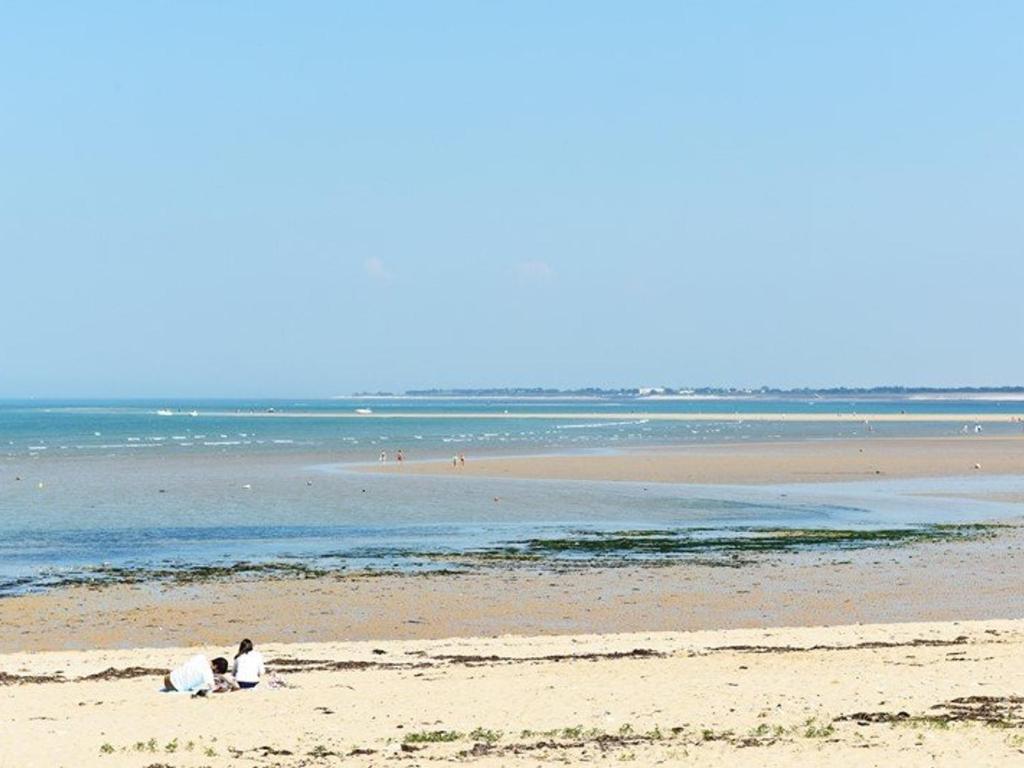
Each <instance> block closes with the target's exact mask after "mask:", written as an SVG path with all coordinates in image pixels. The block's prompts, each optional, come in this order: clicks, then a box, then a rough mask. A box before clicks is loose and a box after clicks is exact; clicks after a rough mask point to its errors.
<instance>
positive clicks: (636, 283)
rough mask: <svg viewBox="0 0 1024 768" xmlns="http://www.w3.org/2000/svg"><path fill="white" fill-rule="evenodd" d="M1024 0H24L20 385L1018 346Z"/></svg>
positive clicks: (194, 390) (868, 360)
mask: <svg viewBox="0 0 1024 768" xmlns="http://www.w3.org/2000/svg"><path fill="white" fill-rule="evenodd" d="M1022 39H1024V3H1020V2H1003V3H1001V2H978V3H968V2H958V3H945V2H934V1H929V2H909V1H908V2H898V3H894V2H858V3H837V2H817V1H815V2H804V3H797V2H731V3H730V2H720V3H716V2H681V1H678V0H677V1H674V2H663V3H662V2H647V3H624V2H618V3H610V2H608V3H605V2H595V1H594V0H587V1H586V2H528V1H527V0H515V1H514V2H464V3H457V2H443V1H441V0H439V1H438V2H402V3H396V2H363V3H344V2H295V3H285V2H273V3H272V2H262V3H261V2H251V1H246V2H227V1H219V2H184V1H182V0H175V1H173V2H170V1H169V2H135V1H134V0H131V1H129V0H126V1H125V2H122V3H108V2H102V1H101V0H92V1H91V2H34V1H32V0H26V1H24V2H18V1H17V0H11V1H10V2H5V3H3V4H2V5H0V396H8V397H13V396H133V395H135V396H171V395H183V396H198V395H211V396H219V395H223V396H230V395H244V396H257V395H268V396H271V395H280V396H307V397H312V396H317V395H332V394H339V393H345V392H351V391H354V390H362V389H391V390H401V389H405V388H417V387H431V386H496V385H548V386H562V387H572V386H580V385H591V384H593V385H607V386H618V385H635V384H669V385H680V386H682V385H737V386H746V385H761V384H768V385H777V386H793V385H810V386H825V385H841V384H848V385H871V384H884V383H903V384H930V385H958V384H1021V383H1024V354H1022V331H1024V322H1022V321H1024V309H1022V307H1024V301H1022V299H1024V45H1022V44H1021V40H1022Z"/></svg>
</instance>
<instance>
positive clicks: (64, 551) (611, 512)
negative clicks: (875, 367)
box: [0, 401, 1024, 594]
mask: <svg viewBox="0 0 1024 768" xmlns="http://www.w3.org/2000/svg"><path fill="white" fill-rule="evenodd" d="M713 405H714V406H715V407H721V408H725V407H726V406H725V405H723V404H721V403H714V404H713ZM740 405H743V406H744V407H746V406H749V404H748V403H730V404H728V406H727V408H728V411H727V412H731V411H732V410H736V409H737V407H738V406H740ZM840 405H841V406H842V408H843V409H844V412H850V411H852V410H857V411H858V412H866V411H869V410H874V411H879V410H881V406H880V405H879V403H878V402H877V401H875V402H871V403H863V402H852V403H851V402H849V401H846V402H845V403H842V404H837V403H835V402H832V403H828V404H827V405H824V406H823V405H819V404H817V403H806V404H804V405H803V406H802V407H804V408H828V409H829V411H826V412H831V411H836V410H839V406H840ZM884 405H885V407H887V408H896V407H905V408H907V409H910V408H920V407H922V406H921V404H920V403H917V402H914V403H907V402H890V403H886V404H884ZM365 406H367V403H365V402H364V401H353V402H344V401H325V402H320V403H298V402H296V403H292V404H283V403H280V402H275V403H273V404H269V403H223V402H217V403H210V402H207V403H172V404H166V403H138V402H133V403H99V404H97V403H42V404H40V403H30V404H26V403H8V404H4V405H3V406H2V407H0V445H3V446H4V448H3V452H4V453H3V455H0V594H10V593H14V592H19V591H25V590H31V589H37V588H40V587H45V586H47V585H50V584H54V583H60V582H61V581H62V580H64V579H66V578H68V577H70V576H74V575H76V574H78V575H81V574H82V573H87V572H88V571H89V569H91V568H95V567H96V566H99V565H100V564H103V563H107V564H110V565H113V566H127V567H135V568H154V567H176V568H183V567H188V566H193V565H200V564H211V563H212V564H228V563H233V562H237V561H240V560H248V561H257V562H262V561H271V560H280V559H282V558H284V559H293V560H294V561H296V562H303V563H310V564H326V565H329V566H330V567H332V568H337V567H347V568H363V567H375V568H435V567H441V566H443V565H444V562H443V561H441V560H438V559H437V558H427V557H424V553H426V552H431V553H439V552H440V553H445V552H447V553H452V554H458V553H461V552H465V551H467V550H474V549H480V548H488V547H496V546H502V545H504V544H506V543H508V542H514V541H520V540H523V539H527V538H533V537H554V538H557V537H560V536H564V535H567V534H568V533H571V532H573V531H578V530H591V531H613V530H618V529H623V528H629V529H638V528H645V527H652V528H654V527H656V528H670V529H673V528H687V529H691V528H710V529H735V528H739V527H745V526H777V527H804V528H812V527H813V528H890V527H900V526H908V525H920V524H927V523H942V522H970V521H975V520H987V519H994V518H1002V517H1007V516H1012V515H1017V514H1019V507H1016V506H1015V505H1009V504H1000V503H995V502H982V501H966V500H951V499H944V498H935V497H927V496H920V495H918V494H922V493H938V492H949V493H970V494H979V493H988V492H997V491H1001V492H1006V491H1011V492H1024V478H1019V477H994V478H993V477H970V478H962V479H958V478H953V479H930V480H914V481H910V480H901V481H893V480H886V481H871V482H858V483H830V484H827V485H793V486H758V487H751V486H736V487H729V486H674V485H656V484H648V485H644V484H642V483H600V482H573V481H525V480H494V479H484V478H458V479H452V478H445V477H427V476H415V477H413V476H406V477H399V476H394V475H369V474H362V473H359V472H358V471H353V467H352V466H343V465H344V464H345V463H346V462H365V461H368V460H374V459H375V458H376V456H377V454H378V453H379V452H380V451H381V450H385V451H387V452H388V453H389V454H390V453H391V452H393V451H394V450H397V448H399V447H401V448H402V449H403V450H404V451H405V453H406V455H407V456H408V457H410V458H414V459H418V458H430V457H444V456H450V455H452V453H453V452H456V451H466V452H467V453H468V454H469V455H470V456H471V457H475V456H480V455H485V454H512V453H537V452H543V451H560V452H604V451H609V450H616V449H618V448H622V447H624V446H643V445H673V444H688V443H695V442H704V441H713V442H724V441H728V440H754V439H756V440H771V439H783V438H784V439H814V438H820V437H837V436H838V437H844V436H847V437H859V436H863V434H864V428H863V427H862V426H861V425H859V424H828V423H812V424H784V423H767V424H760V423H759V424H725V423H717V424H716V423H714V422H692V423H687V422H685V421H682V422H638V421H636V420H630V419H628V418H623V419H621V420H619V419H616V420H615V421H614V422H613V423H600V424H594V425H591V424H589V423H566V422H565V421H564V420H559V419H557V418H555V419H550V420H547V419H545V420H523V421H517V420H514V419H512V420H495V421H493V422H492V421H489V420H486V419H483V420H481V419H458V418H452V417H444V418H436V419H434V418H427V419H410V420H406V419H385V418H378V417H377V416H368V417H365V418H359V419H336V418H330V417H329V416H325V417H324V418H302V419H293V418H287V416H280V417H278V416H277V415H276V414H279V413H280V412H281V411H282V410H283V411H285V412H286V413H287V411H288V409H289V408H295V409H301V410H302V411H304V412H310V411H314V412H315V411H317V410H318V409H319V410H322V411H324V412H325V413H331V412H342V411H350V410H351V409H353V408H355V407H365ZM954 406H955V407H962V406H963V404H962V403H953V404H950V403H938V404H934V405H933V407H934V408H940V407H954ZM969 406H970V407H969V409H968V410H969V411H970V412H972V413H982V412H998V413H1002V412H1004V411H1005V409H1007V408H1010V407H1014V408H1015V407H1016V406H1017V404H1010V405H1009V406H1008V405H1007V404H1004V403H978V402H976V401H974V402H971V403H969ZM214 407H216V408H217V409H218V410H219V411H221V412H223V411H225V410H237V413H236V414H234V415H228V416H207V415H204V413H203V411H204V410H208V409H213V408H214ZM369 407H372V408H373V409H374V411H375V412H377V413H380V412H394V411H400V410H402V409H416V411H417V412H418V413H432V412H434V411H437V410H439V409H443V410H444V412H445V413H452V412H456V411H457V410H458V409H471V410H472V411H473V412H480V411H481V410H484V409H491V410H494V411H495V412H503V411H505V410H513V409H516V408H520V409H533V410H534V411H537V410H542V409H545V408H549V409H550V408H557V410H558V412H560V413H562V412H566V411H572V410H576V411H579V412H588V413H589V412H593V411H594V410H596V409H598V408H603V409H608V410H614V409H618V410H621V411H623V412H624V413H626V412H628V410H629V409H630V408H634V409H635V408H636V407H637V404H636V402H635V401H621V402H618V401H613V402H601V403H595V402H590V401H587V402H579V401H571V402H565V401H563V402H557V401H552V402H546V403H543V404H536V403H532V404H522V403H518V402H512V401H487V402H484V403H481V402H480V401H471V402H464V401H457V402H453V401H444V402H433V403H430V402H421V401H414V402H406V401H388V402H379V403H372V404H370V406H369ZM642 407H643V408H644V409H645V410H651V409H653V408H655V407H656V408H660V409H675V410H676V411H678V412H693V410H697V409H698V404H695V403H692V402H682V403H680V402H671V403H650V404H649V403H644V404H643V405H642ZM709 407H710V406H708V404H707V403H706V402H702V403H700V404H699V408H700V409H704V410H707V408H709ZM164 408H168V409H171V410H172V414H174V415H171V416H162V415H159V414H158V413H157V411H158V410H162V409H164ZM269 408H274V410H275V415H272V416H268V415H267V409H269ZM193 409H196V410H197V412H198V413H199V415H198V416H189V415H187V414H188V412H190V411H191V410H193ZM431 409H434V411H431ZM686 409H691V410H690V411H687V410H686ZM773 409H774V410H788V411H793V410H796V407H795V404H794V403H793V402H788V401H787V402H784V403H783V402H776V403H765V402H763V401H762V402H758V403H757V404H756V407H752V408H751V410H758V411H762V412H763V411H766V410H767V411H770V410H773ZM1000 409H1003V410H1000ZM250 410H251V411H252V413H249V411H250ZM178 411H182V412H183V413H182V414H179V413H178ZM513 412H515V411H514V410H513ZM947 412H948V411H947ZM985 429H986V433H988V434H998V433H1000V430H1002V431H1005V432H1007V433H1009V432H1010V431H1013V432H1016V431H1018V430H1019V426H1018V425H1011V424H1009V423H1007V424H1006V425H1001V424H992V425H986V428H985ZM958 431H959V427H958V425H956V424H950V423H928V422H914V423H908V424H880V425H879V426H878V429H877V431H876V434H879V433H881V434H889V435H894V436H895V435H922V434H924V435H948V434H956V433H957V432H958ZM144 446H145V447H144ZM16 478H20V479H16Z"/></svg>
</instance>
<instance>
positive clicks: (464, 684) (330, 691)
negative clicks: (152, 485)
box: [0, 620, 1024, 768]
mask: <svg viewBox="0 0 1024 768" xmlns="http://www.w3.org/2000/svg"><path fill="white" fill-rule="evenodd" d="M260 647H261V648H262V650H263V652H264V653H265V655H266V657H267V658H268V659H269V660H270V663H271V666H272V667H273V668H275V669H277V670H279V671H280V672H281V675H282V677H283V679H284V680H285V681H286V682H287V683H288V685H289V686H290V687H287V688H283V689H267V688H265V687H264V686H261V687H260V688H257V689H255V690H253V691H245V692H237V693H231V694H219V695H216V696H212V697H208V698H207V699H190V698H189V697H188V696H186V695H181V694H164V693H159V692H158V688H159V687H160V674H161V672H162V670H163V669H165V668H167V667H168V666H169V665H173V664H176V663H179V662H181V661H182V660H184V659H185V658H186V657H187V656H188V655H189V654H191V653H193V652H196V651H200V652H204V653H206V654H207V655H209V656H213V655H219V654H225V653H227V652H228V648H226V647H223V646H217V647H205V648H188V649H186V648H174V649H161V650H153V649H137V650H119V651H87V652H81V653H67V652H65V653H55V654H14V655H6V656H0V670H2V671H3V672H4V673H5V675H6V676H5V677H3V678H2V680H3V682H4V683H5V685H4V686H3V688H2V690H3V695H2V696H0V722H2V723H3V724H4V735H3V739H2V740H0V766H3V767H4V768H8V767H10V768H15V767H17V768H24V767H25V766H68V767H70V766H75V767H81V766H86V767H88V766H100V767H102V768H128V767H129V766H130V767H131V768H146V767H150V768H152V767H153V766H161V768H164V767H165V766H174V767H175V768H198V767H199V766H211V767H213V766H237V765H253V766H282V767H283V768H288V767H294V768H298V767H299V766H332V765H354V766H371V765H372V766H380V765H408V766H417V765H418V766H425V765H435V764H444V763H457V764H460V765H472V766H481V768H489V767H495V766H520V765H522V766H533V765H538V764H546V763H557V764H569V765H574V764H583V763H586V764H596V765H621V764H622V763H624V762H625V763H632V764H635V765H643V766H650V765H658V764H666V765H706V766H747V765H750V766H766V765H769V766H770V765H808V764H810V765H832V766H865V765H875V766H892V765H899V766H925V765H927V766H935V765H940V766H943V765H949V766H953V765H972V766H989V765H1007V764H1014V763H1015V762H1019V761H1020V760H1021V759H1022V757H1021V750H1022V749H1024V727H1022V726H1024V710H1022V707H1024V704H1022V703H1021V700H1020V699H1019V698H1018V697H1019V696H1020V694H1021V692H1022V691H1024V664H1022V663H1021V662H1022V661H1024V621H1021V620H1017V621H984V622H945V623H937V624H899V625H867V626H842V627H831V628H821V627H814V628H797V629H768V630H765V629H757V630H717V631H710V632H695V633H648V632H641V633H631V634H621V635H600V636H595V635H576V636H562V637H550V638H540V637H504V636H503V637H498V638H467V639H459V640H432V641H424V640H412V641H386V642H368V643H367V642H364V643H322V644H312V645H302V644H277V643H264V644H262V645H261V646H260ZM32 676H37V678H38V679H35V680H33V679H32ZM90 676H96V677H94V678H93V679H88V678H89V677H90ZM48 677H55V678H56V679H50V680H47V679H46V678H48ZM83 678H84V679H83ZM442 739H451V740H450V741H448V740H442Z"/></svg>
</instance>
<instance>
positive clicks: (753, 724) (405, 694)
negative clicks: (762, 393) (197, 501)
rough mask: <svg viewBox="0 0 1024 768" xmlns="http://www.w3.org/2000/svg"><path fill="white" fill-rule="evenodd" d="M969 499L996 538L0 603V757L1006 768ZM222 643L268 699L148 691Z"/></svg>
mask: <svg viewBox="0 0 1024 768" xmlns="http://www.w3.org/2000/svg"><path fill="white" fill-rule="evenodd" d="M305 460H306V459H305V458H304V459H303V461H305ZM265 461H266V462H270V459H269V458H268V459H266V460H265ZM294 461H295V460H294V459H293V460H292V462H294ZM1022 463H1024V440H1022V439H1018V438H992V437H976V436H973V435H972V436H968V437H965V438H963V439H959V438H950V439H931V438H928V439H864V440H847V441H819V442H804V443H778V444H774V443H773V444H758V445H729V446H700V447H695V448H693V449H687V450H679V449H664V450H646V451H644V452H623V453H619V454H614V455H599V456H573V457H569V456H560V457H524V458H512V459H492V460H473V459H472V458H471V459H470V461H469V462H468V463H467V464H466V466H465V467H459V468H452V467H451V465H450V462H423V463H417V462H409V463H406V464H405V465H404V466H401V467H397V466H394V465H390V466H387V467H385V468H383V469H382V470H381V469H378V468H373V469H374V470H375V471H383V472H385V473H387V472H401V473H409V474H419V473H424V474H431V473H445V474H456V475H463V474H464V475H466V476H479V477H491V476H496V477H515V478H540V479H546V478H551V479H555V478H558V479H570V480H582V481H587V480H596V479H601V480H634V481H643V482H695V483H699V482H707V483H784V482H801V481H806V480H814V481H830V480H856V479H862V478H867V479H872V478H877V477H878V476H879V475H884V476H887V477H914V476H943V475H964V474H971V473H975V472H990V473H1016V474H1019V473H1020V472H1021V466H1022ZM974 464H980V465H981V469H974V468H973V467H974ZM266 466H267V467H268V468H269V467H270V466H272V465H271V464H270V463H268V464H267V465H266ZM287 466H288V467H292V466H293V464H292V463H289V464H288V465H287ZM295 466H298V465H297V464H296V465H295ZM348 469H349V470H351V469H352V468H351V467H349V468H348ZM355 469H357V470H360V471H361V470H362V469H364V468H362V467H357V468H355ZM281 471H288V472H291V471H293V470H292V469H287V470H281ZM343 474H344V473H343ZM341 476H342V475H338V477H341ZM300 477H301V476H300ZM394 480H395V481H396V482H402V480H401V478H398V477H396V478H394ZM299 487H300V488H309V487H312V488H313V489H315V490H316V491H317V492H319V493H330V488H331V487H332V486H331V485H330V484H329V483H328V482H326V480H324V481H321V480H320V479H319V478H318V481H317V483H316V484H315V485H314V486H307V485H306V484H305V482H304V481H303V482H302V483H301V485H299ZM988 500H989V501H997V502H999V503H1001V504H1004V505H1005V509H1004V510H1003V511H1004V513H1005V514H1004V518H1005V520H1004V522H1003V523H1002V524H1001V525H999V526H995V527H991V528H984V529H979V530H980V535H978V536H968V537H965V538H959V539H956V540H947V539H941V538H940V539H935V540H926V541H921V542H917V543H914V542H909V543H908V542H900V543H885V542H881V543H878V544H875V545H870V546H860V545H858V546H853V547H849V548H847V547H842V546H839V547H822V548H810V549H796V550H792V551H772V552H765V553H747V554H743V555H742V556H736V557H732V558H726V559H721V558H719V559H711V558H704V557H702V556H696V557H693V558H690V559H688V560H677V561H674V562H671V563H661V564H657V565H647V566H643V565H640V564H637V563H628V562H621V563H614V562H609V563H606V564H604V565H602V564H601V563H599V562H598V563H587V564H577V565H572V564H566V563H554V562H530V561H523V562H510V563H500V562H498V563H493V564H491V565H487V564H486V563H484V562H475V563H474V564H473V565H472V566H471V567H468V568H467V569H466V570H465V571H463V572H450V571H444V572H441V573H438V574H434V575H411V574H402V573H378V574H368V573H346V572H343V571H342V572H336V573H332V574H329V575H316V576H312V577H307V578H293V577H289V578H247V577H242V576H240V577H231V576H230V575H228V576H226V577H222V578H212V579H209V580H198V581H194V582H188V581H184V582H180V583H177V582H174V581H173V580H172V581H170V582H146V581H144V582H141V583H123V584H113V585H107V586H101V587H88V586H76V587H67V588H61V589H55V590H51V591H48V592H44V593H41V594H30V595H22V596H18V597H10V598H6V599H3V600H0V627H2V631H0V688H2V690H3V694H4V695H3V696H2V697H0V721H2V722H3V723H4V724H5V733H15V734H17V736H16V738H13V739H12V738H4V739H2V740H0V767H2V768H7V767H8V766H10V767H11V768H15V767H17V768H21V767H22V766H54V765H64V766H93V765H96V766H113V767H114V768H117V766H132V767H137V768H154V767H155V766H159V767H160V768H167V767H168V766H171V767H172V768H190V767H191V768H199V767H200V766H221V765H240V764H241V765H255V766H283V767H287V766H294V767H295V768H298V767H299V766H319V765H323V766H329V765H336V764H350V765H357V766H362V765H365V766H370V765H387V764H392V763H400V764H403V765H430V764H444V763H448V762H451V763H459V764H471V765H480V766H484V767H486V766H506V765H524V766H525V765H536V764H537V763H546V762H558V763H562V764H577V763H581V764H582V763H587V764H598V765H612V764H619V763H621V762H633V763H635V764H637V765H656V764H662V763H664V764H669V765H674V764H680V765H682V764H698V765H709V766H718V765H721V766H734V765H759V766H760V765H791V764H800V763H803V764H806V763H808V762H810V763H812V764H824V763H828V764H830V765H850V766H854V765H857V766H860V765H879V766H882V765H886V766H888V765H958V764H963V763H964V762H965V761H967V760H970V761H971V763H972V764H974V765H1001V764H1005V763H1006V762H1008V761H1010V760H1012V759H1014V758H1016V757H1019V756H1020V754H1021V750H1024V714H1022V706H1024V704H1022V701H1021V698H1020V697H1021V695H1022V694H1021V691H1022V687H1024V677H1022V673H1021V671H1020V670H1021V669H1024V666H1022V664H1021V661H1024V619H1022V618H1021V617H1022V616H1024V593H1022V591H1021V589H1020V574H1021V573H1022V572H1024V528H1021V527H1020V526H1019V525H1018V524H1017V523H1015V522H1014V518H1016V517H1019V514H1018V508H1019V505H1018V502H1019V495H1018V494H1016V493H1004V494H999V493H994V494H991V495H990V496H989V498H988ZM243 636H250V637H252V638H253V639H254V640H256V642H257V645H258V647H260V648H262V649H263V651H264V652H265V653H266V655H267V657H268V658H269V659H271V660H272V664H271V666H272V668H273V669H275V670H276V671H277V672H278V673H279V674H280V675H281V677H282V678H283V679H284V680H285V681H286V683H287V684H288V685H287V687H285V688H282V689H274V690H271V689H267V688H266V687H264V688H261V689H257V691H255V692H245V693H241V692H240V693H235V694H228V695H222V696H218V697H215V698H211V699H209V700H195V701H193V700H190V699H189V698H188V697H186V696H182V695H173V694H161V693H158V692H157V689H158V687H159V685H160V680H161V678H162V674H163V672H164V671H165V670H167V669H168V668H170V667H171V666H174V665H176V664H178V663H181V662H182V661H183V660H184V659H185V658H186V657H187V656H188V655H189V654H191V653H193V652H196V651H197V650H198V651H200V652H203V653H207V654H209V655H211V656H212V655H228V654H230V651H231V649H232V648H233V647H235V646H236V645H237V643H238V640H239V639H240V638H241V637H243Z"/></svg>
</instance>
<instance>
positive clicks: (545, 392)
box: [355, 385, 1024, 397]
mask: <svg viewBox="0 0 1024 768" xmlns="http://www.w3.org/2000/svg"><path fill="white" fill-rule="evenodd" d="M1022 393H1024V386H1004V387H905V386H899V385H888V386H882V387H826V388H821V389H818V388H812V387H799V388H794V389H779V388H775V387H758V388H756V389H746V388H738V387H623V388H619V389H605V388H603V387H584V388H581V389H556V388H553V387H495V388H486V389H409V390H406V391H405V392H403V393H402V394H403V395H404V396H406V397H648V396H650V395H694V396H718V397H752V396H762V397H763V396H774V397H814V396H832V397H836V396H840V397H851V396H880V395H897V396H907V395H956V394H964V395H966V394H1022ZM355 396H356V397H394V396H395V395H394V393H392V392H357V393H356V395H355Z"/></svg>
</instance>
